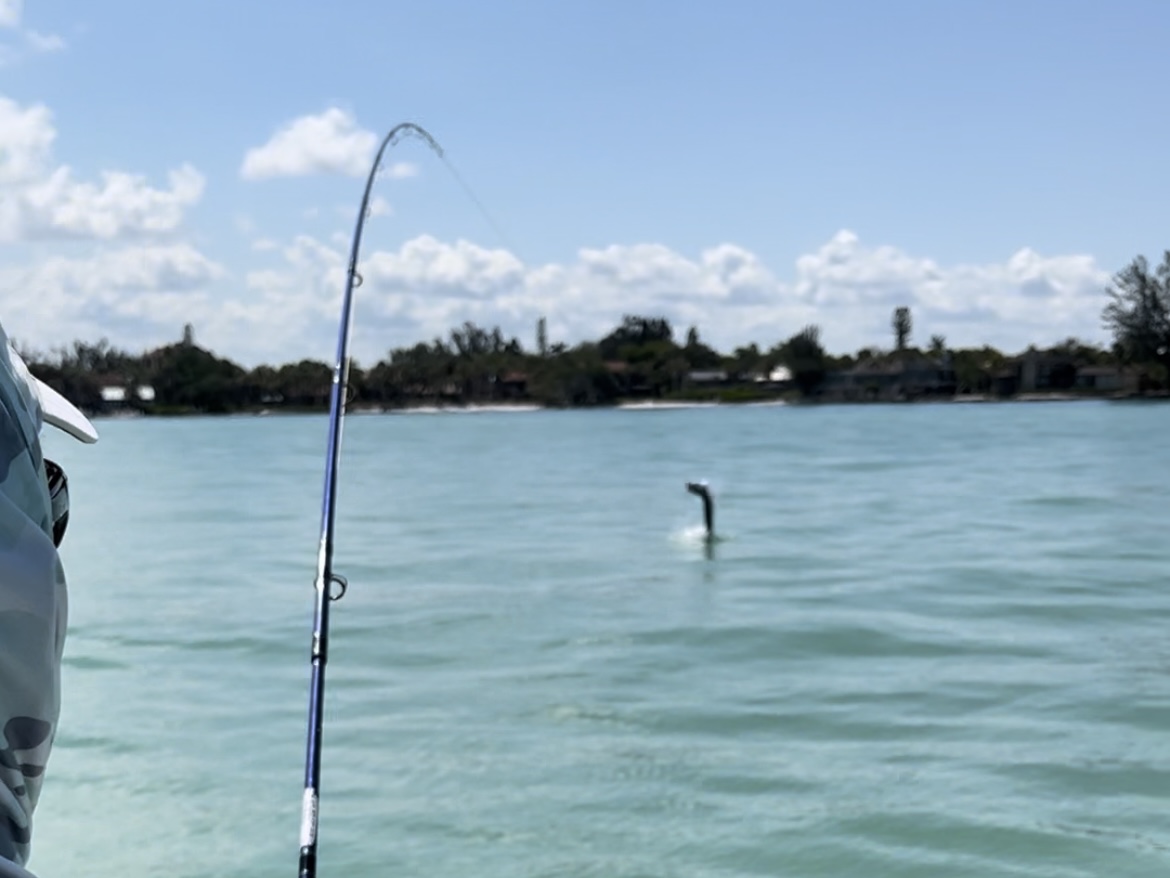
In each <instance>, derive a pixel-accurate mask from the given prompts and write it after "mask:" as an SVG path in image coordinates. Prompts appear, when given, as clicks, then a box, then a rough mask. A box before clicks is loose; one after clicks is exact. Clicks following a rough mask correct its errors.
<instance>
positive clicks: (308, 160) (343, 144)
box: [240, 107, 397, 180]
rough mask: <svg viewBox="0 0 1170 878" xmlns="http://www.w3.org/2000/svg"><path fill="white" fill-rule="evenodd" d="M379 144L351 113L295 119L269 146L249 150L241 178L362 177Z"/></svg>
mask: <svg viewBox="0 0 1170 878" xmlns="http://www.w3.org/2000/svg"><path fill="white" fill-rule="evenodd" d="M376 145H377V136H376V135H375V134H374V133H373V132H371V131H366V130H364V129H362V128H359V127H358V125H357V122H356V120H355V119H354V118H353V116H352V115H351V114H350V113H347V112H346V111H344V110H341V109H338V108H337V107H331V108H330V109H328V110H326V111H325V112H324V113H321V114H320V115H317V116H301V117H300V118H299V119H295V120H293V121H292V122H290V123H289V124H288V125H286V126H285V127H284V128H282V129H280V130H279V131H277V132H276V134H274V135H273V136H272V139H271V140H269V141H268V143H266V144H264V145H263V146H260V147H256V148H255V149H250V150H248V152H247V154H246V155H245V156H244V163H243V165H242V167H241V168H240V175H241V176H242V177H243V178H244V179H245V180H261V179H264V178H267V177H302V176H306V175H309V174H326V173H340V174H349V175H350V176H354V177H360V176H362V175H364V174H367V173H369V168H370V162H371V160H372V159H373V155H374V147H375V146H376ZM395 167H397V166H395Z"/></svg>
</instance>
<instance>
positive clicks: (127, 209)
mask: <svg viewBox="0 0 1170 878" xmlns="http://www.w3.org/2000/svg"><path fill="white" fill-rule="evenodd" d="M101 176H102V182H101V184H100V185H96V184H93V183H85V182H81V181H78V180H74V179H73V175H72V172H71V171H70V169H69V168H68V167H61V168H58V169H57V170H56V171H54V172H53V173H52V174H51V175H50V176H49V177H48V178H47V179H45V180H42V181H38V182H37V183H34V184H30V185H28V186H25V187H24V188H23V191H21V192H19V193H16V194H15V195H14V196H13V197H11V198H10V199H9V200H7V201H6V202H5V204H4V205H3V206H0V241H14V240H20V239H38V238H55V237H56V238H59V237H73V238H96V239H99V240H111V239H114V238H119V237H123V236H131V235H146V234H158V233H162V232H170V231H173V230H174V229H176V228H177V227H178V226H179V225H180V224H181V223H182V221H183V212H184V211H185V210H186V208H188V207H190V206H191V205H193V204H196V203H197V202H198V201H199V199H200V198H201V197H202V196H203V187H204V179H203V175H202V174H200V173H199V172H198V171H197V170H195V169H194V168H193V167H191V166H190V165H183V166H182V167H181V168H179V169H178V170H176V171H171V173H170V174H169V175H168V176H169V183H170V186H169V188H167V189H155V188H152V187H151V186H150V185H149V184H148V183H147V182H146V180H145V179H144V178H143V177H141V176H138V175H136V174H127V173H124V172H121V171H104V172H103V173H102V175H101Z"/></svg>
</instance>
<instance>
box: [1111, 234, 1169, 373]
mask: <svg viewBox="0 0 1170 878" xmlns="http://www.w3.org/2000/svg"><path fill="white" fill-rule="evenodd" d="M1105 292H1106V293H1108V294H1109V298H1110V302H1109V304H1108V305H1106V306H1105V310H1104V311H1103V312H1102V315H1101V316H1102V319H1103V320H1104V323H1105V326H1106V328H1108V329H1109V330H1110V331H1111V332H1112V333H1113V341H1114V347H1115V348H1116V350H1117V352H1118V354H1119V355H1120V356H1121V358H1122V360H1124V361H1125V362H1127V363H1135V364H1139V365H1140V364H1152V363H1157V364H1159V365H1160V366H1161V367H1162V369H1163V370H1170V250H1167V251H1166V252H1165V254H1164V256H1163V257H1162V264H1161V265H1160V266H1158V270H1157V272H1152V271H1150V266H1149V263H1147V262H1146V258H1145V257H1144V256H1137V257H1135V258H1134V260H1133V262H1131V263H1130V264H1129V265H1127V266H1126V267H1125V268H1123V269H1122V270H1121V271H1119V272H1118V273H1117V274H1115V275H1114V276H1113V281H1112V283H1111V284H1110V285H1109V286H1108V287H1107V288H1106V290H1105Z"/></svg>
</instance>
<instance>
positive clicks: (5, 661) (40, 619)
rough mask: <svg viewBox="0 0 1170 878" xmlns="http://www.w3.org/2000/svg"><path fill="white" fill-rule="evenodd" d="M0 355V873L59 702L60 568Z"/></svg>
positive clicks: (35, 443)
mask: <svg viewBox="0 0 1170 878" xmlns="http://www.w3.org/2000/svg"><path fill="white" fill-rule="evenodd" d="M7 366H8V364H7V359H6V358H0V733H2V734H3V740H0V878H9V876H23V878H29V873H28V872H26V871H24V869H23V868H21V867H22V866H23V865H24V864H25V863H26V862H27V860H28V856H29V845H30V837H31V831H32V814H33V809H34V808H35V807H36V803H37V798H38V796H39V795H40V790H41V780H42V776H43V774H44V770H45V763H46V761H47V760H48V756H49V748H50V746H51V745H52V741H53V735H54V732H55V731H56V724H57V716H58V713H59V710H60V668H61V651H62V647H63V646H64V639H65V622H66V591H65V575H64V571H63V570H62V567H61V561H60V558H59V557H58V555H57V550H56V548H55V547H54V546H53V540H52V537H51V534H52V521H51V515H52V513H51V506H50V502H49V492H48V485H47V483H46V480H45V475H44V461H43V460H42V458H41V449H40V440H39V437H38V433H39V430H38V427H39V424H38V423H37V412H35V411H30V410H29V408H28V404H27V402H28V400H27V396H26V395H24V394H22V390H21V388H20V387H18V382H17V380H16V379H15V377H14V375H13V373H12V372H11V371H10V369H9V368H7Z"/></svg>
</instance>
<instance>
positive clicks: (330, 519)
mask: <svg viewBox="0 0 1170 878" xmlns="http://www.w3.org/2000/svg"><path fill="white" fill-rule="evenodd" d="M405 136H411V137H417V138H419V139H420V140H422V141H423V142H424V143H425V144H426V145H427V146H429V147H430V148H431V149H432V150H434V152H435V153H436V154H437V155H438V156H439V158H440V159H443V160H444V163H446V164H447V165H448V167H451V165H450V163H449V162H448V161H447V160H446V158H445V156H444V155H443V148H442V147H441V146H439V144H438V142H437V141H436V140H435V138H433V137H432V136H431V135H430V134H429V133H428V132H427V131H426V130H425V129H423V128H421V127H420V126H418V125H415V124H414V123H413V122H403V123H402V124H400V125H397V126H395V127H394V128H392V129H391V130H390V133H389V134H387V135H386V137H385V138H384V139H383V140H382V145H381V146H379V147H378V152H377V155H375V156H374V164H373V166H372V167H371V168H370V176H369V178H368V179H367V180H366V190H365V193H364V194H363V195H362V206H361V209H360V210H359V211H358V216H357V225H356V227H355V228H354V232H353V246H352V249H351V250H350V254H349V269H348V271H347V272H346V275H345V295H344V297H343V298H342V300H341V325H340V328H339V330H338V335H337V361H336V363H335V364H334V366H333V387H332V390H331V392H330V395H329V448H328V457H327V458H326V461H325V491H324V498H323V500H322V504H321V542H320V544H319V548H318V550H317V578H316V581H315V583H314V585H315V588H316V590H317V595H316V607H315V610H314V612H313V642H312V650H311V672H310V678H309V731H308V736H307V737H308V740H307V745H306V751H305V792H304V798H303V799H302V801H301V856H300V871H299V875H300V878H315V876H316V874H317V818H318V812H319V807H318V806H319V801H320V792H319V791H320V786H321V727H322V723H323V721H324V711H323V708H324V700H325V661H326V658H327V656H328V652H329V605H330V604H331V603H332V602H333V601H336V600H340V599H341V598H342V597H343V596H344V595H345V590H346V588H347V587H348V583H347V582H346V580H345V577H343V576H339V575H338V574H337V573H335V572H334V571H333V526H334V519H335V515H336V511H337V472H338V466H339V463H340V460H341V425H342V421H343V419H344V418H345V405H346V402H347V401H348V400H347V396H348V391H349V334H350V327H351V326H352V325H353V291H354V289H355V288H356V287H360V286H361V284H362V276H361V275H360V274H358V270H357V263H358V252H359V250H360V248H361V244H362V228H363V227H364V226H365V223H366V216H367V214H368V213H369V207H370V190H371V189H373V186H374V179H375V178H376V177H377V175H378V170H379V168H380V167H381V164H382V155H383V153H385V152H386V150H387V149H388V148H389V147H391V146H393V145H394V144H395V143H397V142H398V141H399V140H400V139H401V138H402V137H405ZM451 170H452V172H454V168H453V167H451Z"/></svg>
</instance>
